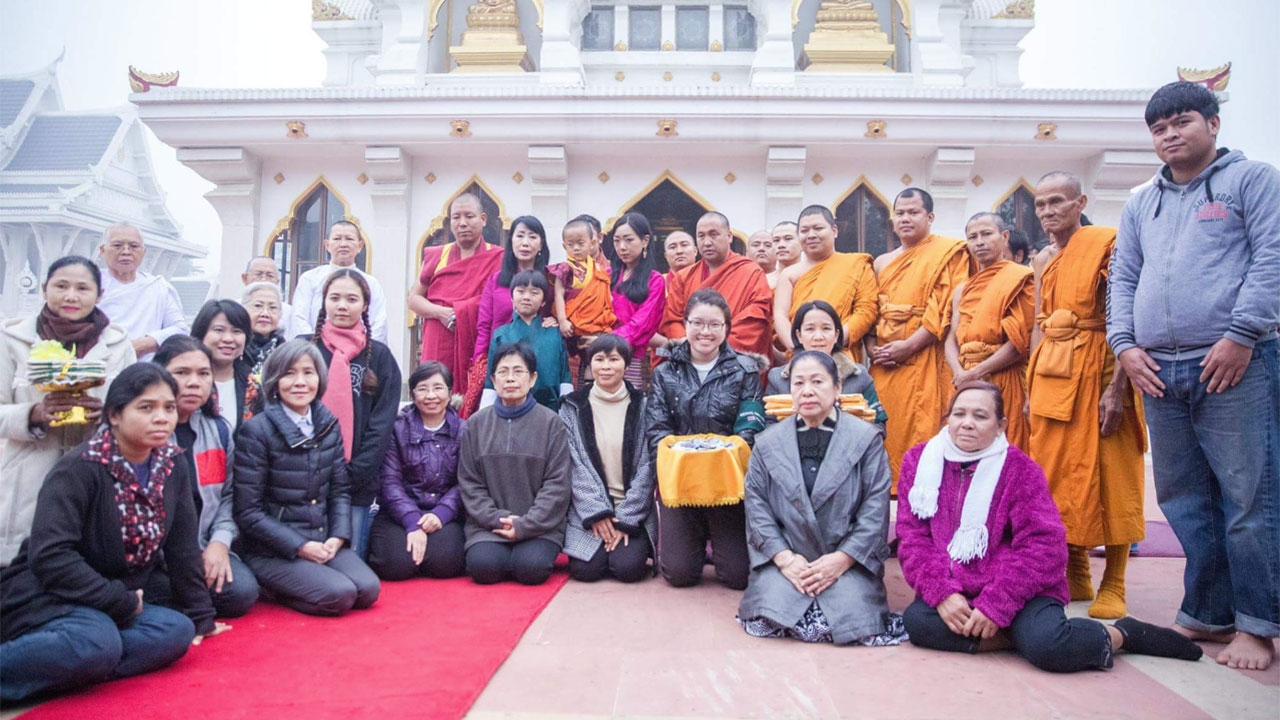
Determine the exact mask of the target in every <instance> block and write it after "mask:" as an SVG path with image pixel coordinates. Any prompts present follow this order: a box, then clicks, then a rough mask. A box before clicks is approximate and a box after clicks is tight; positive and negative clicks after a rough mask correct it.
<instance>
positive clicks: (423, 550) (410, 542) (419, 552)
mask: <svg viewBox="0 0 1280 720" xmlns="http://www.w3.org/2000/svg"><path fill="white" fill-rule="evenodd" d="M404 549H405V550H407V551H408V552H409V554H410V555H412V556H413V564H414V565H421V564H422V558H424V557H426V556H427V533H426V531H424V530H423V529H422V528H418V529H417V530H414V531H413V532H411V533H409V536H408V539H407V540H406V541H405V547H404Z"/></svg>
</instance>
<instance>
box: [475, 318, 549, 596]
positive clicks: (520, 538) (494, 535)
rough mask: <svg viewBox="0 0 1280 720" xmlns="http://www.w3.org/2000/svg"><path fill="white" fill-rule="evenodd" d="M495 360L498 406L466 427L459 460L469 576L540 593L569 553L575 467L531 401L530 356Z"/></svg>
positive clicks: (510, 352)
mask: <svg viewBox="0 0 1280 720" xmlns="http://www.w3.org/2000/svg"><path fill="white" fill-rule="evenodd" d="M490 357H491V360H492V364H491V365H490V366H489V377H490V378H492V380H493V386H494V388H495V389H496V390H497V393H498V401H497V402H496V403H495V404H493V405H490V406H489V407H487V408H484V409H483V410H481V411H480V412H478V413H476V414H475V415H472V416H471V417H470V418H469V419H468V420H467V429H466V432H464V433H463V434H462V450H461V452H460V453H459V458H458V487H459V488H461V490H462V504H463V506H464V507H466V509H467V525H466V538H467V540H466V568H467V575H469V576H471V579H472V580H474V581H475V582H477V583H480V584H482V585H488V584H492V583H498V582H502V581H503V580H506V579H508V578H511V579H514V580H515V581H516V582H518V583H522V584H524V585H541V584H542V583H544V582H546V581H547V578H549V577H551V567H552V565H553V564H554V563H555V560H556V556H557V555H559V554H560V548H561V547H562V546H563V545H564V533H565V516H566V513H567V512H568V510H569V498H570V480H569V476H570V472H571V471H572V467H573V462H572V460H570V457H569V439H568V433H567V432H566V431H565V427H564V422H563V421H561V420H560V417H559V416H557V415H556V414H555V413H554V412H552V411H551V410H549V409H547V408H546V407H544V406H542V405H540V404H538V402H537V401H536V400H534V399H533V393H532V390H533V386H534V384H535V383H536V382H537V381H538V370H537V368H538V359H537V357H536V356H535V355H534V352H533V349H532V348H530V347H529V346H528V345H527V344H525V343H523V342H520V343H511V344H506V345H501V346H499V347H498V348H497V350H495V351H494V353H493V354H492V355H491V356H490Z"/></svg>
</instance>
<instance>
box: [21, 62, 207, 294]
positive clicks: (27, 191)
mask: <svg viewBox="0 0 1280 720" xmlns="http://www.w3.org/2000/svg"><path fill="white" fill-rule="evenodd" d="M60 61H61V58H59V59H58V60H55V61H54V62H53V63H51V64H49V65H48V66H47V67H44V68H41V69H39V70H36V71H34V72H30V73H26V74H22V75H11V76H4V77H0V317H14V316H17V315H26V314H30V313H32V312H35V311H37V310H39V308H40V305H41V303H42V302H43V300H42V299H41V296H40V285H41V283H42V282H43V281H44V277H45V274H46V272H47V270H48V267H49V264H50V263H52V262H53V261H54V260H57V259H58V258H60V257H63V256H66V255H84V256H85V257H89V258H92V259H94V260H99V256H98V246H99V245H100V244H101V242H102V232H103V230H105V229H106V228H107V226H109V225H112V224H114V223H118V222H128V223H129V224H131V225H134V226H136V227H137V228H139V229H140V230H141V232H142V237H143V241H144V242H145V243H146V245H147V254H146V256H145V257H144V259H143V270H145V271H147V272H150V273H155V274H159V275H164V276H165V277H168V278H171V279H172V278H174V276H175V275H188V274H190V270H191V261H192V260H195V259H198V258H202V257H204V256H206V255H207V254H208V250H206V249H204V248H201V247H198V246H196V245H192V244H191V243H187V242H184V241H183V240H182V237H181V232H180V230H179V228H178V226H177V225H176V224H175V222H174V220H173V217H172V216H170V214H169V211H168V210H167V209H165V204H164V193H163V192H162V191H161V190H160V188H159V186H158V185H157V184H156V179H155V174H154V172H153V171H152V168H151V159H150V155H149V154H148V150H147V142H146V137H145V135H144V128H143V127H142V124H141V122H139V120H138V116H137V111H136V110H135V109H134V108H133V107H132V106H127V105H126V106H124V107H120V108H111V109H105V110H92V111H83V112H81V111H68V110H64V109H63V105H62V97H61V94H60V92H59V90H58V76H57V69H58V64H59V62H60ZM173 284H174V286H175V287H176V288H178V290H179V293H180V294H181V295H182V296H183V304H184V307H185V308H186V310H187V313H188V315H194V314H195V311H196V310H197V309H199V307H200V304H201V303H203V302H204V301H205V299H206V296H207V295H208V294H209V292H210V289H211V285H212V283H210V282H209V281H207V280H199V279H185V280H173Z"/></svg>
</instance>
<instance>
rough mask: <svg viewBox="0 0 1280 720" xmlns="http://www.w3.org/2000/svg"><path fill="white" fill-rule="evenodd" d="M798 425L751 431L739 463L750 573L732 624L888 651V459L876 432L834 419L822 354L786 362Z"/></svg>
mask: <svg viewBox="0 0 1280 720" xmlns="http://www.w3.org/2000/svg"><path fill="white" fill-rule="evenodd" d="M790 381H791V397H792V399H793V401H794V403H795V407H796V418H795V419H794V420H790V419H788V420H784V421H782V422H780V423H778V424H777V425H774V426H772V427H770V428H769V429H767V430H765V431H764V432H763V433H761V434H760V435H758V436H756V444H755V449H754V451H753V452H752V453H751V462H750V463H749V465H748V466H747V478H746V498H745V500H744V503H745V505H746V511H747V550H748V552H749V553H750V557H751V577H750V579H749V580H748V583H747V592H746V594H744V595H743V596H742V602H741V604H739V606H738V617H739V619H740V620H741V621H742V625H743V628H744V629H745V630H746V631H747V633H748V634H750V635H754V636H756V637H794V638H798V639H800V640H803V641H805V642H834V643H836V644H839V645H845V644H858V645H897V644H898V643H900V642H902V640H904V639H905V638H904V637H903V632H902V618H901V617H899V616H897V615H892V614H890V613H889V605H888V602H887V600H886V596H885V588H884V560H885V558H887V557H888V556H889V546H888V543H887V542H886V541H885V536H886V534H887V532H888V529H889V458H888V456H887V455H886V454H885V450H884V437H883V434H882V433H881V432H880V430H879V429H878V428H876V426H874V425H872V424H869V423H865V422H862V421H861V420H857V419H855V418H853V417H852V416H849V415H846V414H844V413H842V412H840V410H839V408H838V407H836V403H837V402H838V401H839V398H840V375H839V370H838V369H837V368H836V364H835V361H834V360H832V359H831V356H830V355H827V354H825V353H822V352H819V351H815V350H805V351H802V352H799V353H797V354H796V356H795V358H794V359H793V360H792V361H791V372H790Z"/></svg>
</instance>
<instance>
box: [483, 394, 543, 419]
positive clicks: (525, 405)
mask: <svg viewBox="0 0 1280 720" xmlns="http://www.w3.org/2000/svg"><path fill="white" fill-rule="evenodd" d="M537 404H538V401H537V400H534V399H533V393H532V392H531V393H529V394H528V395H525V396H524V402H522V403H520V404H519V405H517V406H515V407H507V406H506V405H504V404H503V402H502V399H501V398H499V399H498V402H496V403H494V404H493V411H494V412H496V413H498V417H500V418H502V419H503V420H515V419H516V418H521V417H524V416H525V415H528V414H529V411H530V410H532V409H533V406H534V405H537Z"/></svg>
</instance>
